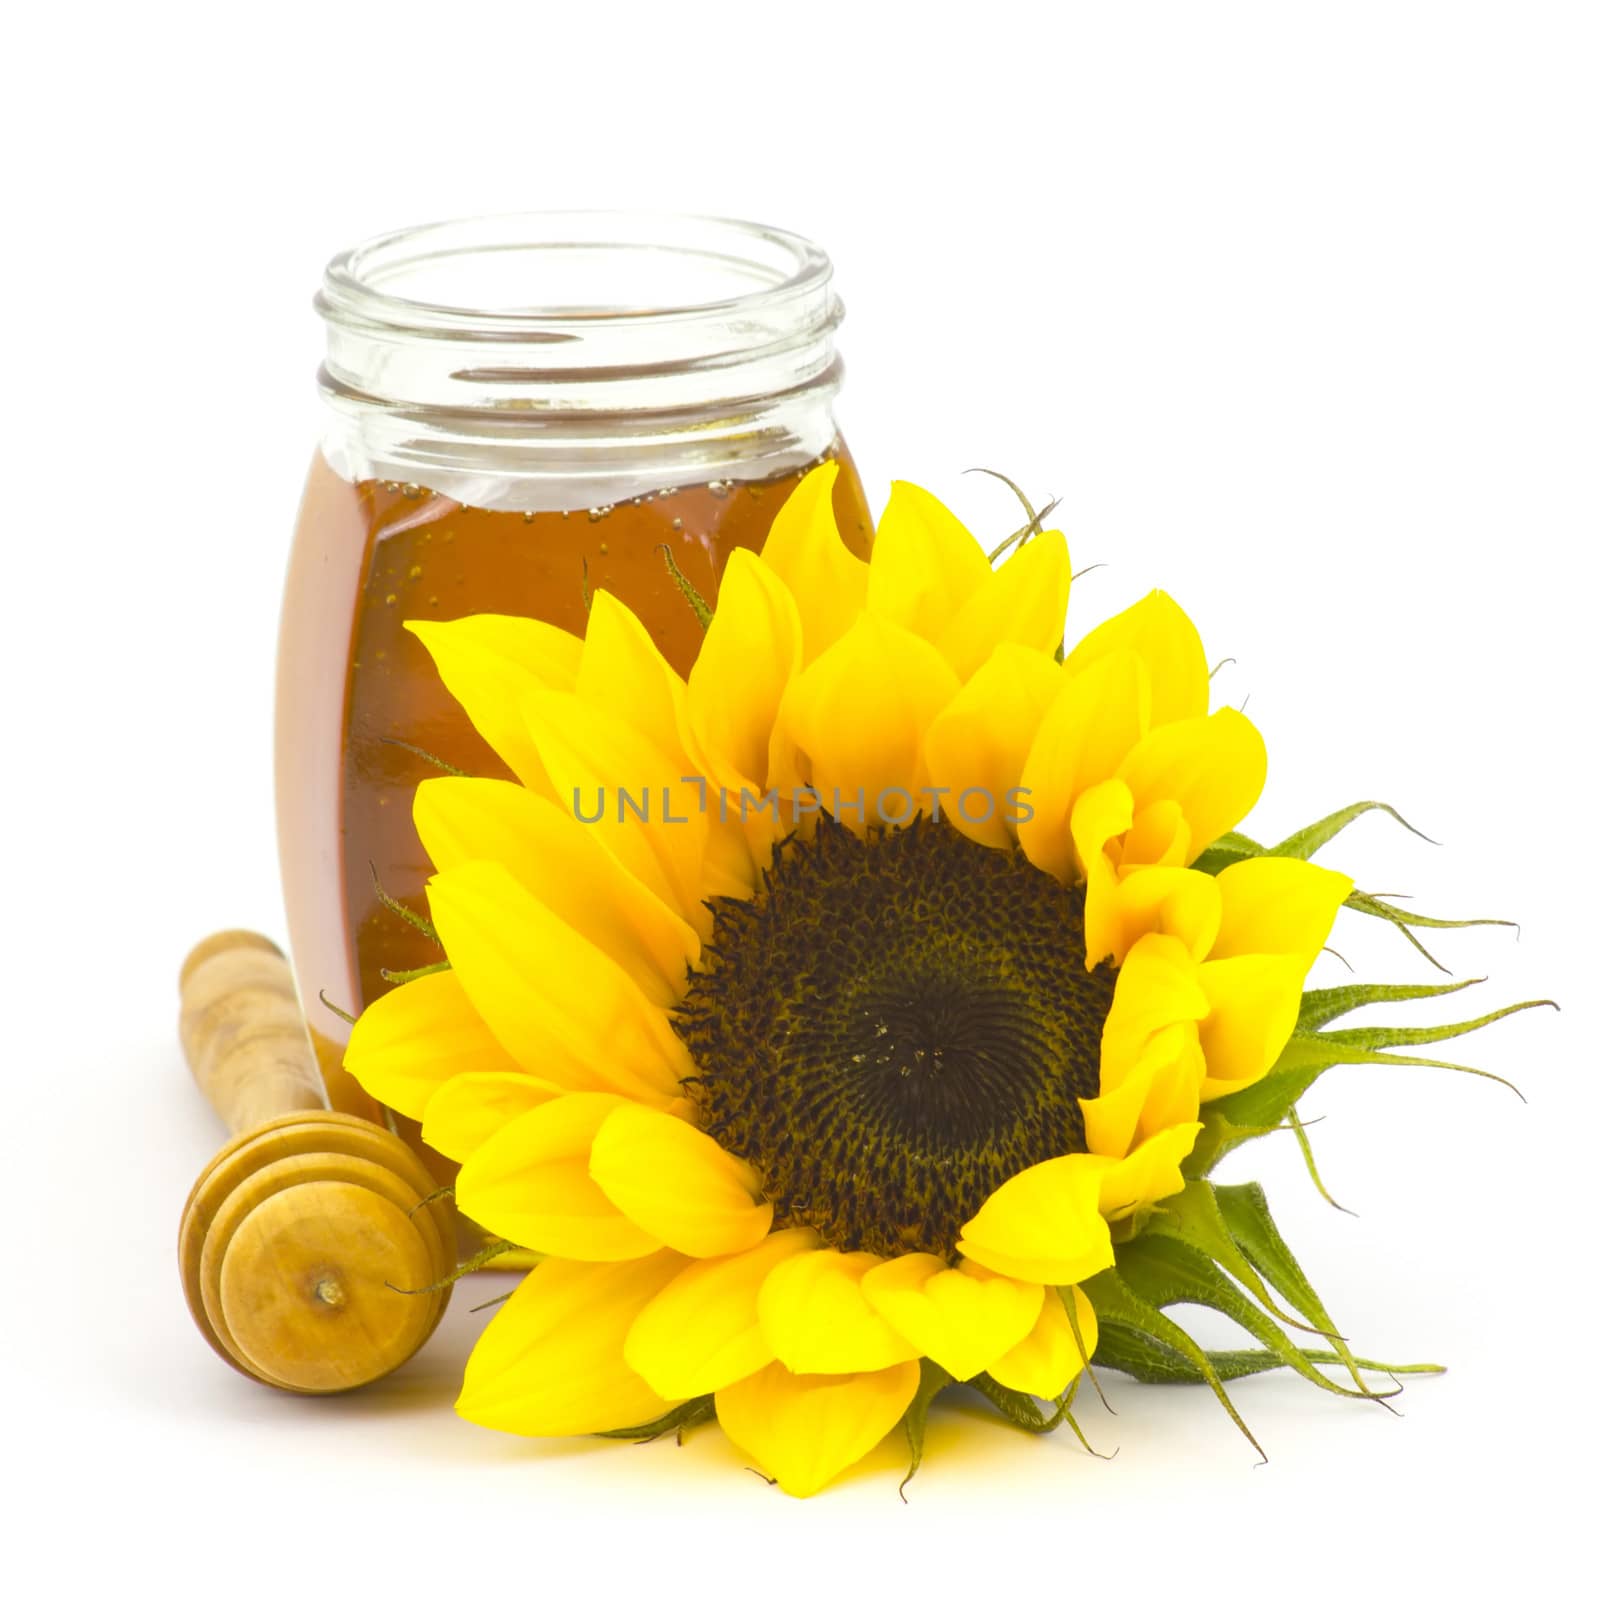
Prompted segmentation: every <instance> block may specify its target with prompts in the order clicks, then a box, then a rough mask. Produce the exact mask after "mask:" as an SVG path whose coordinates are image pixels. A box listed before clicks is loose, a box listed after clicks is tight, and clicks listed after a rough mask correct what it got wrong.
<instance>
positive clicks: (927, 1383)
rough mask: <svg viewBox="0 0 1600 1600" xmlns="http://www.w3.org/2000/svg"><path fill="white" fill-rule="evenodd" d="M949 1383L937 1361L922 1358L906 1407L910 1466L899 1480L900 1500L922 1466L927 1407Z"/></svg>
mask: <svg viewBox="0 0 1600 1600" xmlns="http://www.w3.org/2000/svg"><path fill="white" fill-rule="evenodd" d="M950 1382H951V1378H950V1374H949V1373H948V1372H946V1371H945V1370H944V1368H943V1367H941V1366H940V1365H939V1363H938V1362H937V1361H930V1360H929V1359H928V1358H927V1357H926V1356H924V1357H923V1358H922V1377H921V1378H920V1380H919V1381H918V1383H917V1392H916V1393H915V1394H914V1395H912V1397H911V1404H910V1405H909V1406H907V1407H906V1414H905V1419H904V1420H905V1427H906V1443H907V1444H908V1445H909V1446H910V1447H911V1465H910V1466H909V1467H907V1468H906V1475H905V1477H903V1478H902V1479H901V1480H900V1498H901V1499H902V1500H904V1499H905V1497H906V1485H907V1484H908V1483H910V1482H911V1480H912V1479H913V1478H914V1477H916V1475H917V1471H918V1469H919V1468H920V1467H921V1466H922V1445H923V1441H924V1440H925V1439H926V1438H927V1436H928V1407H929V1406H931V1405H932V1404H933V1397H934V1396H935V1395H936V1394H938V1392H939V1391H940V1390H941V1389H943V1388H946V1387H947V1386H948V1385H949V1383H950Z"/></svg>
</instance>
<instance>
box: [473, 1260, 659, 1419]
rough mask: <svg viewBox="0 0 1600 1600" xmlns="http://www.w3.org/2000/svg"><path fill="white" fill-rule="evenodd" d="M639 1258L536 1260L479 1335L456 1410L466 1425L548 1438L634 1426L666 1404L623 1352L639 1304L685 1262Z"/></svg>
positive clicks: (653, 1414)
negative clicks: (623, 1357)
mask: <svg viewBox="0 0 1600 1600" xmlns="http://www.w3.org/2000/svg"><path fill="white" fill-rule="evenodd" d="M683 1266H684V1262H683V1259H682V1257H680V1256H675V1255H673V1254H672V1252H671V1251H670V1250H661V1251H658V1252H657V1253H656V1254H655V1255H652V1256H646V1257H645V1258H643V1259H642V1260H639V1261H625V1262H617V1263H604V1264H596V1263H591V1262H586V1261H561V1260H552V1261H545V1262H541V1263H540V1265H539V1266H537V1267H535V1268H534V1269H533V1271H532V1272H530V1273H529V1274H528V1276H527V1277H526V1278H524V1279H523V1281H522V1282H521V1284H519V1285H518V1287H517V1289H516V1290H515V1292H514V1293H513V1294H512V1296H511V1298H510V1299H509V1300H508V1301H507V1302H506V1303H505V1305H503V1306H502V1307H501V1308H500V1310H499V1311H498V1312H496V1313H495V1317H494V1320H493V1321H492V1322H491V1323H490V1324H489V1326H488V1327H487V1328H485V1329H484V1330H483V1332H482V1333H481V1334H479V1336H478V1342H477V1344H475V1345H474V1346H473V1349H472V1354H471V1355H470V1356H469V1357H468V1358H467V1370H466V1376H465V1378H464V1379H463V1381H462V1385H461V1397H460V1398H459V1399H458V1400H457V1401H456V1410H457V1411H459V1412H460V1413H461V1415H462V1416H463V1417H465V1418H466V1419H467V1420H468V1421H469V1422H476V1423H480V1424H481V1425H482V1426H484V1427H486V1428H499V1429H501V1430H502V1431H503V1432H506V1433H522V1434H534V1435H537V1436H541V1437H545V1438H550V1437H557V1436H560V1435H564V1434H576V1433H598V1432H601V1431H603V1430H606V1429H609V1428H631V1427H636V1426H637V1425H638V1424H639V1423H642V1422H649V1421H651V1420H652V1419H653V1418H655V1417H659V1416H661V1415H662V1414H663V1413H665V1412H666V1411H668V1410H669V1409H670V1405H669V1403H668V1401H666V1400H665V1399H664V1398H663V1397H662V1396H661V1395H659V1394H657V1393H656V1392H655V1391H654V1390H653V1389H651V1388H650V1386H649V1385H648V1384H647V1383H646V1382H645V1381H644V1379H643V1378H641V1377H640V1376H639V1375H638V1373H636V1372H635V1371H634V1370H633V1368H632V1367H630V1366H629V1365H628V1364H627V1362H626V1361H624V1360H623V1359H622V1342H623V1340H624V1338H625V1337H626V1336H627V1332H628V1328H629V1327H630V1325H631V1324H632V1322H633V1319H634V1318H635V1317H636V1316H637V1315H638V1314H639V1312H640V1310H641V1309H642V1308H643V1307H644V1306H645V1305H647V1304H648V1303H649V1302H650V1301H651V1300H652V1299H653V1298H654V1297H655V1296H656V1295H657V1294H659V1293H660V1292H661V1290H662V1289H664V1288H665V1287H666V1285H667V1284H668V1283H670V1282H671V1281H672V1279H673V1278H674V1277H675V1276H676V1275H677V1273H678V1272H680V1271H681V1270H682V1269H683Z"/></svg>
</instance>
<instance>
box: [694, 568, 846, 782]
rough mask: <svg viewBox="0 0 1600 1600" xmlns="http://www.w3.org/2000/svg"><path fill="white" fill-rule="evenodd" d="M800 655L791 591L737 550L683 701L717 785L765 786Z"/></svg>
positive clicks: (769, 570) (698, 750) (699, 751)
mask: <svg viewBox="0 0 1600 1600" xmlns="http://www.w3.org/2000/svg"><path fill="white" fill-rule="evenodd" d="M851 559H852V560H853V559H854V558H853V557H852V558H851ZM800 661H801V637H800V613H799V611H798V610H797V609H796V607H795V603H794V597H793V596H792V595H791V594H790V593H789V591H788V590H787V589H786V588H785V587H784V585H783V581H782V579H780V578H779V577H778V575H777V573H776V572H775V571H774V570H773V569H772V567H771V566H770V565H768V564H767V563H766V562H764V561H760V560H758V559H757V558H756V557H755V556H753V555H751V554H750V552H749V551H748V550H735V551H734V552H733V554H732V555H731V556H730V557H729V558H728V566H727V570H726V571H725V572H724V573H723V574H722V582H721V584H720V585H719V587H718V589H717V609H716V614H715V615H714V616H713V617H712V619H711V626H710V627H709V628H707V629H706V636H705V638H704V640H703V641H702V642H701V645H700V654H699V655H698V656H697V657H696V658H695V663H694V666H693V667H692V668H690V671H689V689H688V695H687V699H686V715H687V721H688V727H689V732H690V737H691V742H692V743H693V744H694V747H695V754H696V755H698V756H699V757H700V758H701V760H702V761H703V763H704V768H705V770H706V771H707V772H708V773H709V774H711V776H712V777H713V778H714V779H715V780H716V781H717V782H718V783H720V784H722V785H723V786H725V787H727V788H729V789H731V790H737V789H738V787H739V786H741V785H748V786H749V787H750V788H751V789H752V790H754V791H755V792H756V793H757V794H760V793H761V792H762V791H763V790H764V788H765V786H766V782H767V747H768V744H769V742H770V740H771V738H772V728H773V724H774V723H775V722H776V721H777V719H778V707H779V705H780V704H782V701H783V695H784V691H785V690H786V689H787V688H788V687H789V680H790V679H791V678H793V677H794V675H795V674H796V673H797V672H798V671H799V670H800Z"/></svg>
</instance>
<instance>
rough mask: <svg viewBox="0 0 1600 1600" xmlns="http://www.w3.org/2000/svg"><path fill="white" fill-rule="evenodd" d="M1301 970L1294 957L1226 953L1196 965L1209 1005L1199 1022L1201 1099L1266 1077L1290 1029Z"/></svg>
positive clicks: (1295, 1012)
mask: <svg viewBox="0 0 1600 1600" xmlns="http://www.w3.org/2000/svg"><path fill="white" fill-rule="evenodd" d="M1305 971H1306V964H1305V962H1304V960H1303V959H1302V958H1301V957H1299V956H1230V957H1229V958H1228V959H1227V960H1225V961H1208V962H1206V963H1205V965H1204V966H1202V967H1201V968H1200V969H1199V973H1198V977H1199V981H1200V986H1201V988H1202V989H1204V990H1205V994H1206V1000H1207V1002H1208V1003H1209V1006H1210V1013H1209V1015H1208V1016H1207V1017H1206V1019H1205V1020H1204V1021H1203V1022H1202V1023H1201V1024H1200V1048H1201V1049H1202V1050H1204V1051H1205V1055H1206V1083H1205V1087H1204V1088H1203V1089H1202V1091H1201V1096H1200V1097H1201V1099H1202V1100H1211V1099H1215V1098H1216V1097H1217V1096H1218V1095H1223V1094H1231V1093H1232V1092H1233V1090H1235V1089H1242V1088H1244V1087H1245V1086H1246V1085H1247V1084H1251V1083H1254V1082H1256V1080H1257V1079H1259V1078H1262V1077H1265V1076H1266V1073H1267V1069H1268V1068H1269V1067H1271V1065H1272V1063H1273V1062H1274V1061H1276V1060H1277V1059H1278V1057H1279V1055H1280V1054H1281V1053H1282V1051H1283V1047H1284V1046H1285V1045H1286V1044H1287V1043H1288V1042H1289V1035H1290V1034H1291V1033H1293V1032H1294V1024H1295V1018H1296V1017H1297V1016H1298V1015H1299V1014H1300V990H1301V985H1302V984H1303V983H1304V982H1305Z"/></svg>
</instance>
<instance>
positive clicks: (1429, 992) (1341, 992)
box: [1294, 978, 1483, 1033]
mask: <svg viewBox="0 0 1600 1600" xmlns="http://www.w3.org/2000/svg"><path fill="white" fill-rule="evenodd" d="M1482 982H1483V979H1482V978H1462V979H1461V980H1460V981H1458V982H1456V983H1347V984H1342V985H1341V986H1340V987H1338V988H1336V989H1307V990H1306V992H1305V993H1304V994H1303V995H1301V996H1300V1016H1299V1019H1298V1020H1297V1021H1296V1023H1295V1025H1294V1031H1295V1032H1296V1033H1315V1032H1316V1031H1317V1029H1318V1028H1321V1027H1324V1026H1326V1024H1328V1023H1330V1022H1332V1021H1333V1020H1334V1019H1335V1018H1337V1017H1342V1016H1344V1015H1345V1014H1346V1013H1347V1012H1350V1011H1357V1010H1359V1009H1360V1008H1361V1007H1362V1006H1377V1005H1387V1004H1389V1003H1390V1002H1392V1001H1400V1000H1431V999H1433V998H1434V996H1436V995H1441V994H1455V993H1456V992H1457V991H1458V990H1461V989H1470V988H1471V987H1472V986H1473V984H1475V983H1482Z"/></svg>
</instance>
